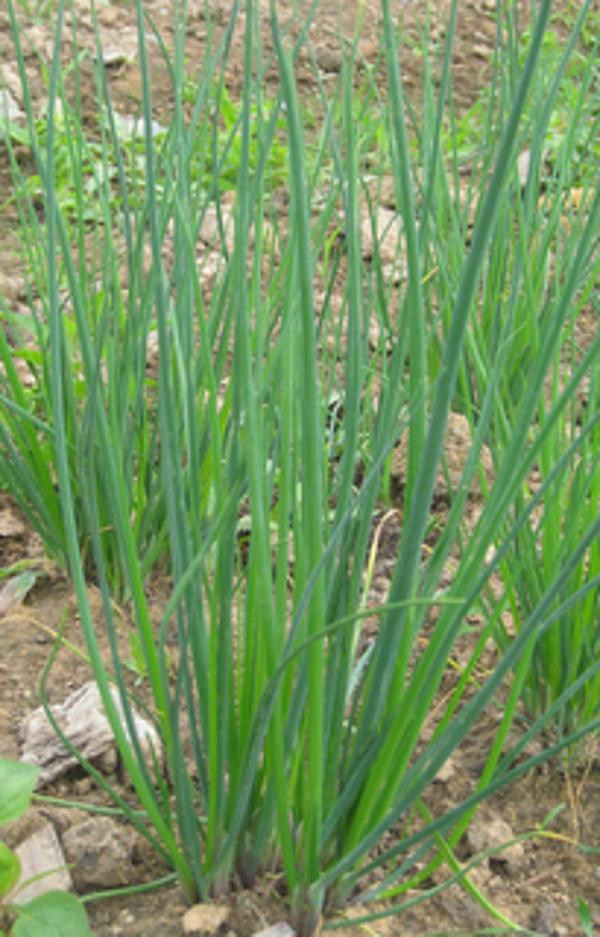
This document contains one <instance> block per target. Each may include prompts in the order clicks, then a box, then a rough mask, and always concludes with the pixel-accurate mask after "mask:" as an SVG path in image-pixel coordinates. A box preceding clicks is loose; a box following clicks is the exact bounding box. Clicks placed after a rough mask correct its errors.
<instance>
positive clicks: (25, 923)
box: [13, 891, 93, 937]
mask: <svg viewBox="0 0 600 937" xmlns="http://www.w3.org/2000/svg"><path fill="white" fill-rule="evenodd" d="M13 937H93V933H92V931H91V930H90V925H89V922H88V918H87V914H86V913H85V910H84V908H83V905H82V904H81V902H80V901H78V899H77V898H75V896H74V895H69V894H68V893H67V892H63V891H49V892H46V894H45V895H40V896H39V897H38V898H34V899H33V901H29V902H28V903H27V904H26V905H23V906H21V907H20V908H19V919H18V920H17V923H16V924H15V926H14V927H13Z"/></svg>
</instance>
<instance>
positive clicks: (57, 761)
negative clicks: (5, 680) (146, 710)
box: [21, 681, 162, 787]
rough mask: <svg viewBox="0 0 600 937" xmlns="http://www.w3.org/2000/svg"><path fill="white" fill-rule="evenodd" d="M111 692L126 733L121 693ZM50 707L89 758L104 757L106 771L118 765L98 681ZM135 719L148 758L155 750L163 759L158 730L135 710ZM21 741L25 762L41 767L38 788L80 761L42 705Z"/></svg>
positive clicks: (27, 720)
mask: <svg viewBox="0 0 600 937" xmlns="http://www.w3.org/2000/svg"><path fill="white" fill-rule="evenodd" d="M111 693H112V697H113V700H114V703H115V706H116V708H117V711H118V712H119V714H120V716H121V720H122V722H123V726H124V728H125V731H126V732H127V728H126V727H125V717H124V715H123V711H122V707H121V702H120V700H119V697H118V693H117V691H116V690H111ZM51 710H52V713H53V715H54V717H55V719H56V720H57V722H58V724H59V725H60V727H61V729H62V731H63V732H64V734H65V735H66V737H67V738H68V739H69V741H70V742H71V743H72V744H73V745H74V746H75V748H77V749H78V751H79V752H81V754H82V755H83V756H84V757H85V758H87V759H88V761H98V759H101V758H105V759H106V760H105V761H104V764H103V766H102V767H103V768H104V769H105V771H107V772H110V771H111V770H113V769H114V767H116V757H115V748H114V736H113V732H112V729H111V727H110V724H109V722H108V719H107V718H106V716H105V714H104V709H103V706H102V700H101V698H100V691H99V690H98V686H97V684H96V683H94V682H93V681H90V682H88V683H86V684H84V686H82V687H80V688H79V689H78V690H76V691H75V692H74V693H72V694H71V695H70V696H69V697H67V699H66V700H65V701H64V702H63V703H61V704H60V705H58V706H52V707H51ZM133 718H134V721H135V724H136V729H137V734H138V737H139V740H140V744H141V746H142V749H144V748H146V754H147V755H148V757H150V755H151V749H153V750H154V754H155V755H156V757H157V759H158V761H159V762H160V759H161V754H162V746H161V742H160V739H159V736H158V733H157V732H156V729H155V728H154V726H153V725H151V723H150V722H148V720H147V719H144V718H143V717H142V716H140V715H139V714H138V713H136V712H135V710H133ZM21 741H22V759H23V761H27V762H30V763H32V764H35V765H38V766H39V767H40V769H41V771H40V776H39V779H38V787H39V786H41V785H43V784H47V783H48V782H49V781H53V780H54V779H55V778H57V777H59V775H61V774H64V773H65V772H66V771H68V770H69V769H70V768H73V767H75V765H77V764H78V761H77V759H76V758H75V757H74V756H73V755H72V754H71V753H70V752H69V751H68V750H67V749H66V748H65V747H64V746H63V744H62V742H61V741H60V739H59V738H58V737H57V736H56V735H55V733H54V729H53V728H52V726H51V725H50V723H49V721H48V718H47V716H46V713H45V712H44V709H43V707H42V706H39V707H38V708H37V709H36V710H34V711H33V712H32V713H30V714H29V716H27V717H26V718H25V719H24V720H23V723H22V726H21Z"/></svg>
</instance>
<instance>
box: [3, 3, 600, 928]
mask: <svg viewBox="0 0 600 937" xmlns="http://www.w3.org/2000/svg"><path fill="white" fill-rule="evenodd" d="M209 5H210V7H211V10H212V12H213V14H214V15H215V17H216V21H217V23H218V24H220V25H219V30H220V33H221V34H222V33H223V31H224V30H225V28H226V26H227V23H228V19H229V14H230V8H231V3H229V2H227V0H210V2H209ZM78 6H79V5H78ZM80 6H81V9H80V32H79V41H80V43H81V44H82V45H84V46H85V47H87V48H89V49H92V48H93V33H92V31H91V29H90V22H89V13H88V12H87V6H86V5H85V4H82V5H80ZM170 6H171V5H170V4H169V3H166V2H164V0H151V2H148V3H147V4H146V8H147V9H148V12H149V13H150V14H151V16H152V17H153V19H154V22H155V23H156V26H157V29H158V30H159V32H160V34H161V35H162V36H163V37H165V38H166V39H167V41H168V39H169V36H170V35H172V25H171V9H170ZM304 6H307V4H304ZM421 6H422V5H420V4H410V3H406V2H401V0H396V2H394V3H392V7H393V11H394V14H395V15H396V16H398V17H401V18H402V19H403V20H404V30H405V36H406V39H407V41H406V43H405V49H406V51H405V53H403V57H402V77H403V81H404V83H405V87H406V89H407V92H408V94H409V96H411V95H412V98H413V102H414V103H415V106H416V107H418V88H419V86H420V71H421V65H422V58H421V57H420V55H419V42H420V35H421V31H422V30H423V29H424V28H425V23H424V16H423V13H422V11H421V9H420V8H421ZM423 6H424V5H423ZM188 7H189V13H190V17H189V28H188V56H189V61H190V62H192V63H195V62H197V63H198V65H200V63H201V61H202V55H203V51H204V47H205V43H206V38H207V28H206V21H205V19H204V15H203V11H204V0H202V2H192V0H190V2H189V3H188ZM268 7H269V3H268V0H261V3H260V10H261V23H262V32H263V40H264V43H265V48H266V49H267V50H268V49H270V48H271V47H272V44H271V40H270V31H269V26H268ZM431 7H432V11H431V21H430V23H429V26H428V28H429V31H430V37H431V38H432V41H433V42H434V43H438V42H440V41H443V36H444V29H445V26H444V23H445V18H446V15H447V12H448V8H449V3H448V2H447V0H436V2H433V3H432V4H431ZM495 8H496V4H495V2H490V0H465V2H461V3H460V4H459V20H458V28H457V40H456V44H455V52H454V58H453V83H454V87H455V93H456V101H457V104H458V106H459V108H466V107H468V106H469V105H470V104H471V103H472V102H473V101H474V100H475V98H476V96H477V94H478V91H479V89H480V88H481V86H482V83H483V82H484V81H485V79H486V74H487V69H488V57H489V52H490V51H491V49H492V48H493V45H494V40H495V31H496V24H495V19H494V17H493V11H495ZM294 9H295V5H294V4H292V3H291V2H289V0H287V2H285V0H280V2H279V3H278V10H279V12H280V15H281V18H282V21H284V22H287V21H288V20H289V21H290V25H291V27H292V30H293V28H294V25H293V24H294ZM359 9H362V10H363V12H364V22H363V29H362V33H361V39H360V42H359V58H360V61H361V63H362V65H361V67H362V68H363V69H364V68H365V66H366V65H367V64H369V65H376V64H377V62H378V60H379V56H380V48H381V42H380V39H381V13H380V4H379V2H377V0H365V2H364V3H357V2H355V0H352V2H346V3H343V4H340V2H339V0H321V3H320V5H319V7H318V11H317V13H316V15H315V21H314V24H313V27H312V29H311V38H312V40H313V49H314V55H315V58H316V61H317V63H318V64H319V67H320V70H321V76H322V79H323V81H324V82H325V83H327V82H331V81H335V79H336V77H337V75H338V73H339V70H340V67H341V61H342V58H341V46H340V39H339V37H340V30H341V29H342V30H344V31H345V32H346V34H347V35H352V32H353V29H354V24H355V22H356V17H357V12H358V10H359ZM99 21H100V27H101V31H102V37H103V43H104V48H105V50H107V51H110V52H111V54H113V57H114V62H115V64H114V65H113V66H111V69H110V82H111V92H112V94H113V98H114V101H115V105H116V106H117V107H118V109H119V110H121V111H122V112H123V113H129V114H134V113H136V111H137V110H138V109H139V102H140V93H141V89H140V83H139V75H138V71H137V68H136V65H135V61H136V37H135V29H134V23H133V20H132V13H131V6H130V4H125V3H122V4H117V3H109V4H104V5H102V6H100V7H99ZM51 33H52V27H51V24H49V23H48V22H45V21H40V22H36V23H31V22H28V23H25V22H24V24H23V31H22V41H23V43H24V45H26V44H29V45H30V46H31V47H32V49H33V48H36V49H38V50H39V51H41V52H42V53H43V54H47V53H48V51H49V48H50V42H51ZM218 35H219V34H216V35H215V37H214V40H215V41H216V39H218ZM150 48H151V50H152V51H151V55H152V60H153V75H154V82H155V101H156V114H157V120H160V118H161V114H165V113H168V110H169V105H170V100H169V94H168V91H166V90H164V89H165V88H166V87H167V85H168V83H167V82H165V81H164V80H163V79H164V74H165V73H164V64H161V61H160V56H159V51H158V49H157V48H156V47H155V46H150ZM242 55H243V51H242V36H241V33H240V30H239V28H236V30H235V32H234V36H233V46H232V53H231V55H230V59H229V61H230V64H229V67H228V70H227V75H226V83H227V86H228V88H229V90H230V92H231V93H232V95H235V94H236V93H237V92H238V91H239V88H240V82H241V80H242ZM13 58H14V54H13V51H12V47H11V40H10V30H9V29H8V25H7V17H6V13H5V12H4V10H2V8H1V7H0V61H2V62H3V63H7V64H8V66H9V67H8V72H9V73H10V72H11V67H10V63H11V62H12V60H13ZM32 58H33V53H32ZM296 72H297V79H298V82H299V87H300V93H301V95H302V96H304V98H305V99H306V100H310V97H311V95H313V94H314V90H315V88H314V73H313V70H312V67H311V66H310V63H309V62H308V61H307V60H306V58H305V57H303V56H300V59H299V61H298V63H297V66H296ZM12 74H13V76H14V71H12ZM271 78H272V80H274V79H273V75H271ZM5 80H7V77H6V74H5ZM357 81H360V74H357ZM382 81H383V79H382ZM7 83H9V81H8V80H7ZM9 86H10V85H9ZM38 91H39V94H40V96H41V88H39V89H38ZM90 107H91V108H93V107H94V104H93V99H92V98H91V97H90ZM10 185H11V183H10V172H9V168H8V166H7V165H6V162H5V158H4V155H3V154H0V204H2V205H4V212H3V215H0V289H1V290H2V292H3V293H4V301H5V302H7V301H8V302H9V303H13V302H15V303H16V302H17V301H18V298H19V289H20V285H19V282H18V278H17V279H15V277H14V246H15V244H14V236H13V234H12V232H11V228H12V225H13V222H14V218H13V216H12V208H11V206H10V205H6V199H7V197H8V195H9V193H10ZM457 446H458V444H457ZM458 460H459V462H460V454H459V455H458ZM440 497H441V498H442V500H443V496H442V495H440ZM376 520H377V518H376V519H375V521H376ZM398 525H399V520H398V516H396V518H395V519H394V518H392V519H391V520H390V521H389V522H386V524H385V527H384V530H383V534H382V539H381V542H380V549H379V555H378V561H377V568H376V571H375V576H374V580H373V588H374V590H375V592H376V593H379V594H380V596H384V595H385V593H386V591H387V585H388V584H389V578H390V574H391V568H392V566H393V559H394V555H395V549H396V547H397V540H398V529H399V528H398ZM24 559H31V560H33V561H35V566H36V569H37V571H38V577H37V580H36V584H35V587H34V588H33V590H32V591H31V592H30V593H29V594H28V595H27V598H26V600H25V602H24V603H22V604H20V605H19V604H15V605H12V606H10V607H8V608H6V609H2V608H1V606H0V757H7V758H17V757H18V756H19V754H20V742H19V725H20V723H21V720H22V718H23V717H24V716H25V715H26V714H27V713H29V712H30V711H31V710H32V709H34V708H35V707H36V706H37V705H38V702H39V693H38V684H39V679H40V675H41V673H42V669H43V667H44V665H45V663H46V661H47V659H48V655H49V651H50V649H51V647H52V645H53V642H54V639H55V636H56V633H57V630H58V629H59V628H60V627H63V626H64V632H63V637H64V641H65V646H63V649H62V650H61V651H60V653H59V654H58V657H57V659H56V661H55V663H54V665H53V667H52V670H51V672H50V674H49V677H48V682H47V689H48V696H49V699H50V702H60V701H62V700H64V698H65V697H66V696H67V695H68V694H69V693H70V692H71V691H72V690H75V689H76V688H78V687H80V686H81V685H82V684H83V683H84V682H85V681H86V680H88V679H89V678H90V673H89V668H88V667H87V664H86V663H85V654H83V652H82V654H81V655H78V654H77V653H76V652H75V651H74V650H73V648H79V649H81V648H82V647H83V639H82V637H81V633H80V628H79V623H78V617H77V606H76V601H75V598H74V595H73V591H72V589H71V587H70V585H69V583H68V581H67V580H66V578H65V577H64V576H63V575H62V573H61V572H60V571H59V570H58V569H56V568H55V567H53V566H52V565H51V564H49V563H48V562H47V560H46V559H45V558H44V551H43V546H42V544H41V542H40V540H39V538H38V537H37V536H36V535H35V534H34V533H33V532H32V530H31V528H30V526H29V524H28V523H27V521H26V519H25V518H24V517H23V516H22V515H21V514H20V512H19V511H18V509H17V508H16V507H15V505H14V504H13V503H12V501H11V499H10V498H9V497H8V496H6V495H0V568H2V567H6V566H8V565H10V564H12V563H14V562H16V561H19V560H24ZM151 588H152V589H153V590H154V593H155V597H156V607H157V610H158V609H160V607H161V604H162V602H163V601H164V594H165V590H166V584H165V583H163V582H161V581H160V580H157V581H156V582H154V583H152V584H151ZM90 597H91V601H92V607H93V609H94V612H95V616H96V620H97V624H98V630H99V633H102V628H101V604H100V599H99V595H98V594H97V593H96V592H95V590H94V588H93V587H90ZM0 601H1V600H0ZM127 640H128V632H127V620H126V617H124V618H123V632H122V642H123V645H122V646H123V649H124V652H125V655H127ZM66 642H69V645H66ZM104 650H105V651H106V654H107V657H108V653H109V652H108V646H105V648H104ZM458 651H459V652H460V648H459V649H458ZM492 653H493V652H492V651H490V654H492ZM131 686H132V689H135V691H136V692H138V693H139V694H141V695H142V696H143V692H144V690H143V687H141V688H139V687H135V675H134V674H132V676H131ZM497 725H498V717H497V716H496V715H495V714H494V713H493V712H492V713H488V714H487V715H486V716H485V718H484V720H483V721H482V723H481V725H480V726H479V727H478V731H477V733H476V734H475V735H474V736H473V737H472V738H471V739H470V740H469V743H468V744H467V745H465V746H464V747H463V748H462V749H460V750H459V751H458V752H456V753H455V755H454V756H453V757H452V760H451V762H449V764H448V765H447V766H446V769H445V770H444V771H443V772H442V773H441V774H440V777H439V778H438V780H436V782H435V783H434V784H433V785H432V789H431V791H430V792H429V795H428V804H429V806H430V808H431V809H432V810H433V811H434V812H438V811H442V810H445V809H447V808H448V807H449V806H451V805H452V804H453V803H456V802H457V801H458V800H460V799H463V798H464V797H465V795H466V794H468V793H469V792H471V791H472V790H473V788H474V784H475V782H476V779H477V777H478V773H479V772H480V770H481V766H482V763H483V759H484V754H485V752H486V750H487V749H488V746H489V742H490V739H492V738H493V736H494V733H495V731H496V728H497ZM109 779H110V780H111V783H114V784H115V785H116V786H117V787H119V788H120V789H121V790H122V791H123V793H124V796H127V785H126V784H125V783H124V779H123V778H122V777H120V775H119V768H118V766H117V765H115V766H114V769H113V772H112V774H111V775H110V778H109ZM44 793H46V794H53V795H55V796H57V797H60V798H64V799H70V800H78V799H79V800H82V801H83V802H85V801H94V802H96V803H98V802H100V803H101V802H103V798H104V795H103V794H102V792H101V791H100V790H99V789H98V788H97V786H96V785H95V783H94V782H93V781H92V780H90V779H89V778H87V777H85V776H84V775H83V774H82V773H81V772H79V771H78V770H77V769H75V770H73V771H72V772H70V773H69V774H67V775H66V776H65V777H63V778H61V779H60V780H57V781H55V782H53V783H52V784H51V785H50V786H49V787H48V788H47V789H46V790H45V791H44ZM558 805H564V809H563V810H562V811H561V812H559V813H558V815H557V816H556V817H555V819H554V820H553V821H552V823H551V825H550V827H549V830H550V831H551V832H548V831H546V832H544V833H542V832H541V831H540V829H539V828H540V826H541V824H542V823H543V821H544V820H545V818H546V817H547V816H548V814H549V813H550V812H551V811H553V810H554V809H555V808H556V807H557V806H558ZM42 816H44V817H46V818H50V820H51V822H52V823H53V825H54V826H55V827H56V828H57V829H58V831H59V833H64V831H65V829H67V828H69V827H70V826H72V825H73V824H74V823H75V822H76V820H77V819H78V817H79V814H78V812H76V811H72V810H68V809H65V808H59V807H53V806H52V805H49V804H39V805H37V806H36V807H35V808H34V810H33V811H32V812H31V813H30V814H29V815H28V818H27V820H26V821H23V822H21V823H19V824H16V825H14V826H13V827H12V828H11V829H10V830H9V831H8V836H7V838H8V840H9V842H10V843H15V842H16V841H18V840H19V839H20V838H22V836H23V835H24V832H25V829H30V828H34V827H35V825H36V823H37V822H38V820H40V819H41V817H42ZM536 830H538V832H537V834H536V835H532V836H531V837H530V838H529V839H526V840H525V841H524V842H523V843H522V845H521V846H520V847H519V849H518V850H516V849H515V848H514V847H511V848H512V852H510V851H509V850H507V851H505V852H501V853H499V854H498V855H496V856H494V857H492V858H489V859H487V860H485V861H483V862H482V864H481V865H479V866H478V867H477V868H476V869H475V870H474V872H473V874H472V880H473V882H474V883H475V884H476V885H477V887H479V888H481V890H482V891H483V893H484V894H485V896H486V897H487V898H488V900H489V901H490V902H491V903H492V904H493V905H494V906H495V907H496V908H497V909H499V910H500V911H501V912H502V913H503V914H505V915H506V916H507V917H509V918H510V919H511V920H512V921H514V922H516V923H517V924H519V925H520V926H521V927H523V928H529V929H531V930H533V931H534V932H536V933H538V934H542V935H545V937H559V935H565V937H570V935H576V934H579V933H583V931H582V928H581V923H580V918H579V915H578V912H577V900H578V898H583V899H585V901H586V902H587V903H588V905H589V908H590V910H591V913H592V915H593V917H594V921H595V924H596V925H597V926H600V772H599V771H598V768H597V763H596V764H594V763H593V762H592V761H591V760H590V762H589V763H588V764H587V766H585V767H584V768H582V769H580V770H578V771H577V772H575V773H574V774H573V775H570V774H568V773H565V772H564V771H563V770H561V769H560V767H559V766H557V765H547V766H545V767H544V768H540V769H538V770H537V771H536V772H535V773H530V774H528V775H526V776H524V777H523V778H521V779H520V780H519V781H518V782H516V783H515V784H514V785H513V786H511V787H510V788H509V789H507V790H505V791H503V792H501V793H500V794H498V795H497V796H496V797H494V798H493V799H491V800H490V801H489V802H487V803H486V804H485V806H484V807H483V808H482V809H481V810H480V813H479V815H478V819H477V820H476V822H475V824H474V827H473V829H472V831H471V832H470V834H468V835H467V836H465V837H464V840H463V842H462V843H461V847H460V859H461V860H467V859H468V858H469V857H470V856H472V855H474V854H476V853H477V852H480V851H481V850H482V849H485V848H487V847H488V846H490V845H493V844H494V843H496V844H498V843H501V842H506V840H509V839H511V838H512V837H514V836H516V835H519V834H523V833H526V832H529V831H536ZM494 837H496V838H494ZM581 845H584V846H585V847H588V849H587V850H586V851H584V850H582V849H581V848H580V847H581ZM132 862H133V866H134V872H135V880H136V881H138V882H141V881H149V880H152V879H154V878H157V877H158V876H160V875H164V874H166V872H167V871H168V870H166V869H164V868H162V867H161V865H160V862H159V860H157V859H156V858H155V857H154V856H153V854H152V853H151V851H150V850H149V849H148V848H146V847H145V846H144V844H143V843H142V842H140V843H138V844H137V846H136V850H135V857H134V860H132ZM440 881H441V878H439V879H436V881H435V882H428V883H427V885H428V886H431V885H433V884H438V883H439V882H440ZM88 910H89V914H90V919H91V922H92V927H93V929H94V933H95V934H96V935H97V937H112V935H119V934H127V935H139V937H159V935H160V937H177V935H179V934H181V933H183V930H182V916H183V914H184V912H185V910H186V904H185V901H184V898H183V895H182V894H181V891H180V889H179V888H178V886H176V885H170V886H168V887H164V888H162V889H160V890H154V891H150V892H148V893H144V894H140V895H137V896H129V897H127V898H120V899H111V900H102V901H98V902H93V903H91V904H90V905H88ZM227 910H228V917H227V923H226V926H225V928H224V929H222V930H220V931H219V933H221V934H230V935H237V937H249V935H252V934H254V933H255V932H257V931H259V930H261V929H262V928H265V927H267V926H268V925H271V924H273V923H275V922H277V921H281V920H284V919H285V917H286V907H285V904H284V901H283V899H282V898H281V897H280V895H279V894H278V891H277V888H276V886H275V883H274V882H273V881H271V880H265V881H262V882H260V883H259V885H258V886H257V887H256V889H254V890H252V891H245V890H242V889H240V890H238V891H234V893H233V894H232V895H231V896H230V897H229V898H228V902H227ZM358 911H359V909H348V916H351V915H352V914H357V913H358ZM491 923H493V922H491V920H490V917H489V916H488V915H486V914H484V912H483V911H482V910H481V909H480V908H479V906H478V905H477V904H476V903H475V902H474V901H473V900H472V899H470V898H469V897H468V896H467V895H466V893H465V891H464V890H462V889H460V888H459V887H458V886H453V887H451V888H450V889H448V890H446V891H442V892H440V893H439V894H438V895H437V896H436V897H434V898H432V899H430V900H428V901H427V902H426V903H424V904H419V905H415V906H414V907H413V908H411V909H410V910H408V911H406V912H403V913H402V915H396V916H391V917H388V918H385V919H382V920H379V921H376V922H373V923H371V924H369V925H368V926H364V927H362V928H361V927H358V926H355V927H351V926H349V925H348V926H345V927H343V928H342V929H340V930H338V933H339V934H340V935H341V937H355V935H356V937H358V935H364V934H365V933H368V934H372V935H380V937H421V935H424V934H428V933H447V932H451V933H455V934H456V933H463V934H475V933H476V932H478V931H480V930H481V929H482V928H484V927H486V926H487V927H489V926H490V924H491Z"/></svg>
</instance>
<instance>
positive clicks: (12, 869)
mask: <svg viewBox="0 0 600 937" xmlns="http://www.w3.org/2000/svg"><path fill="white" fill-rule="evenodd" d="M20 872H21V863H20V862H19V857H18V856H17V855H15V853H14V852H13V851H12V849H9V848H8V846H7V845H6V843H0V895H7V894H8V892H9V891H10V890H11V888H14V887H15V885H16V884H17V882H18V881H19V875H20Z"/></svg>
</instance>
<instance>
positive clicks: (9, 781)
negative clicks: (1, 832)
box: [0, 758, 39, 825]
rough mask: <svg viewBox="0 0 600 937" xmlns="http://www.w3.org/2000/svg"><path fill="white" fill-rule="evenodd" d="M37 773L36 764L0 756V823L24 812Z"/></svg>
mask: <svg viewBox="0 0 600 937" xmlns="http://www.w3.org/2000/svg"><path fill="white" fill-rule="evenodd" d="M38 774H39V768H38V767H37V766H36V765H30V764H26V763H25V762H24V761H8V760H7V759H6V758H0V825H1V824H3V823H9V822H10V821H11V820H14V819H15V818H16V817H20V816H21V814H23V813H25V811H26V810H27V807H28V806H29V801H30V800H31V795H32V794H33V789H34V787H35V782H36V781H37V777H38Z"/></svg>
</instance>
